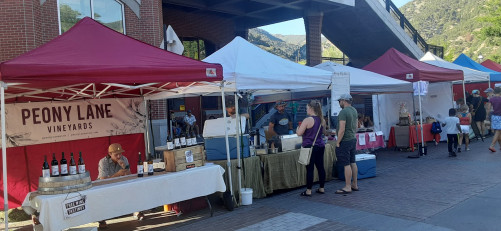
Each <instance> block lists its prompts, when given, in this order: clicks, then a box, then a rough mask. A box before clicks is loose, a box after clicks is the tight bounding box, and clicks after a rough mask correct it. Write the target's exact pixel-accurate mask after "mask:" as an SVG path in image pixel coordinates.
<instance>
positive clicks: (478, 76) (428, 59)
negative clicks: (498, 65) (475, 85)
mask: <svg viewBox="0 0 501 231" xmlns="http://www.w3.org/2000/svg"><path fill="white" fill-rule="evenodd" d="M419 61H421V62H425V63H428V64H431V65H435V66H438V67H443V68H448V69H453V70H461V71H463V74H464V80H463V81H454V82H453V83H462V84H463V97H464V99H466V93H465V86H464V84H465V83H469V82H489V81H490V74H489V73H487V72H482V71H477V70H473V69H471V68H467V67H463V66H460V65H457V64H455V63H451V62H447V61H445V60H443V59H442V58H440V57H438V56H436V55H434V54H432V53H431V52H429V51H428V52H426V54H425V55H424V56H423V57H421V59H419Z"/></svg>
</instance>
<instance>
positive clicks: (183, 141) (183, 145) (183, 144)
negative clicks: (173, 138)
mask: <svg viewBox="0 0 501 231" xmlns="http://www.w3.org/2000/svg"><path fill="white" fill-rule="evenodd" d="M179 140H180V141H181V148H186V136H185V134H184V133H183V132H181V137H180V138H179Z"/></svg>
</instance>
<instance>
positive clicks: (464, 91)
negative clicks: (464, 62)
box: [452, 80, 466, 105]
mask: <svg viewBox="0 0 501 231" xmlns="http://www.w3.org/2000/svg"><path fill="white" fill-rule="evenodd" d="M452 86H453V87H454V85H452ZM453 90H454V89H453ZM453 94H454V93H453ZM463 101H464V104H465V105H466V88H465V86H464V80H463Z"/></svg>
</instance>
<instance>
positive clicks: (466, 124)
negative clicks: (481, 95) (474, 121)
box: [458, 104, 471, 152]
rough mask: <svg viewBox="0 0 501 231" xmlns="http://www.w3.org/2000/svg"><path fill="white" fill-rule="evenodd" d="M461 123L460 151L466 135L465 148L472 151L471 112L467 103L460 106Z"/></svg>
mask: <svg viewBox="0 0 501 231" xmlns="http://www.w3.org/2000/svg"><path fill="white" fill-rule="evenodd" d="M458 117H459V125H460V126H461V132H460V133H459V148H458V152H461V143H462V142H463V136H464V146H465V147H464V149H465V150H466V151H470V148H468V145H469V144H470V126H471V113H470V112H468V106H467V105H466V104H463V105H461V107H460V108H459V114H458Z"/></svg>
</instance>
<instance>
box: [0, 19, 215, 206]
mask: <svg viewBox="0 0 501 231" xmlns="http://www.w3.org/2000/svg"><path fill="white" fill-rule="evenodd" d="M222 74H223V70H222V66H221V65H219V64H209V63H205V62H201V61H197V60H193V59H190V58H187V57H184V56H180V55H177V54H174V53H171V52H167V51H164V50H162V49H159V48H156V47H153V46H151V45H149V44H146V43H143V42H141V41H138V40H136V39H133V38H130V37H128V36H126V35H123V34H120V33H118V32H115V31H114V30H112V29H109V28H107V27H105V26H103V25H101V24H100V23H98V22H96V21H94V20H92V19H90V18H84V19H82V20H80V21H79V22H78V23H77V24H76V25H75V26H74V27H73V28H71V29H70V30H68V31H67V32H66V33H64V34H62V35H60V36H58V37H56V38H55V39H53V40H51V41H49V42H48V43H46V44H44V45H42V46H40V47H38V48H36V49H34V50H32V51H29V52H27V53H25V54H22V55H20V56H19V57H17V58H14V59H12V60H9V61H6V62H3V63H1V64H0V80H1V81H2V82H0V83H1V85H2V88H1V90H2V111H4V108H5V107H4V102H7V103H20V102H33V101H47V100H51V101H70V100H81V99H101V98H117V97H119V98H134V97H144V96H146V95H149V94H153V93H158V92H161V91H169V90H170V89H172V88H178V87H180V86H192V85H197V84H199V83H202V82H203V83H206V82H213V81H221V80H222V79H223V77H222ZM5 86H7V88H6V89H5V88H4V87H5ZM4 90H5V93H4ZM4 118H5V114H4V112H3V113H2V120H3V119H4ZM2 127H5V124H2ZM2 137H3V140H2V142H3V143H2V154H3V158H2V162H3V164H4V165H3V166H4V167H5V164H6V161H5V158H7V161H8V162H9V163H10V165H9V166H8V169H5V168H3V179H4V180H2V184H3V183H4V182H5V179H7V178H6V175H7V174H6V171H7V170H8V172H9V174H8V181H7V182H8V183H7V185H8V187H9V188H8V193H9V201H8V205H10V206H11V207H12V206H15V207H17V206H19V205H21V203H22V201H23V199H24V197H25V195H26V194H27V193H28V192H29V191H33V190H36V188H37V186H38V177H39V176H40V171H39V170H40V167H41V165H42V163H43V155H44V154H45V155H48V154H50V153H52V152H55V153H61V151H65V150H69V149H70V150H81V151H82V152H83V153H84V155H85V162H86V165H87V169H88V170H89V171H90V172H91V177H92V179H96V177H97V163H98V161H99V159H100V158H102V157H104V155H106V150H107V149H106V148H107V147H108V145H109V144H110V143H114V142H119V143H121V144H122V145H123V148H124V150H126V153H127V152H130V153H138V152H139V151H141V152H144V150H145V148H144V147H145V144H144V135H143V134H131V135H123V136H110V137H100V138H92V139H88V140H75V141H68V142H58V143H48V144H38V145H31V146H23V147H13V148H9V149H7V150H8V152H7V151H6V149H5V148H6V145H5V138H4V137H5V136H2ZM7 154H8V155H7ZM128 158H129V162H130V163H134V162H135V161H136V162H137V159H138V157H137V155H130V156H128ZM131 168H132V165H131ZM4 188H5V187H4ZM4 191H5V190H4ZM3 195H5V194H3ZM4 197H5V196H4ZM4 197H2V199H3V198H4ZM4 202H5V201H4ZM4 208H5V209H7V208H8V206H7V203H4Z"/></svg>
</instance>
